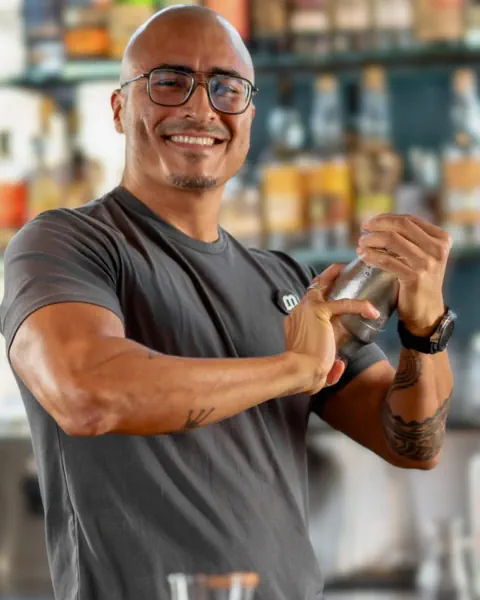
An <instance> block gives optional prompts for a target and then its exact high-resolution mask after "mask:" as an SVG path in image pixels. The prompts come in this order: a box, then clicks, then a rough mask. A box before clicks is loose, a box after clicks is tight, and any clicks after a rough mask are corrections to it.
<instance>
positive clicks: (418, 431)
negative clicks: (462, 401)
mask: <svg viewBox="0 0 480 600" xmlns="http://www.w3.org/2000/svg"><path fill="white" fill-rule="evenodd" d="M449 405H450V398H447V399H446V400H445V401H444V403H443V404H442V406H441V407H440V408H439V409H438V410H437V412H436V413H435V414H434V415H433V417H429V418H427V419H425V420H424V421H421V422H418V421H410V422H409V423H407V422H405V421H404V420H403V419H402V417H400V416H398V415H394V414H393V412H392V409H391V408H390V405H389V404H388V401H387V402H385V406H384V411H383V425H384V429H385V433H386V436H387V439H388V442H389V444H390V446H391V448H392V450H394V451H395V452H396V453H397V454H399V455H400V456H404V457H405V458H409V459H411V460H418V461H422V460H431V459H432V458H435V456H437V454H438V453H439V452H440V450H441V449H442V446H443V441H444V438H445V427H446V420H447V414H448V407H449Z"/></svg>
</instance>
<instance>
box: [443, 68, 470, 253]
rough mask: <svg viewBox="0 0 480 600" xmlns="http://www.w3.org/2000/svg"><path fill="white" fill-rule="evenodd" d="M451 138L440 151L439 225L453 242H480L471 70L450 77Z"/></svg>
mask: <svg viewBox="0 0 480 600" xmlns="http://www.w3.org/2000/svg"><path fill="white" fill-rule="evenodd" d="M453 93H454V98H453V104H452V108H451V122H452V133H453V135H452V141H451V142H450V143H449V144H448V145H447V146H446V147H445V149H444V152H443V183H444V185H443V194H442V206H441V218H442V225H443V227H444V228H445V229H447V230H448V231H449V232H450V234H451V235H452V238H453V240H454V242H455V243H457V244H462V243H463V244H469V243H480V99H479V97H478V92H477V76H476V73H475V71H474V70H473V69H458V70H457V71H456V72H455V74H454V77H453Z"/></svg>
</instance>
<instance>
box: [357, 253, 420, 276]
mask: <svg viewBox="0 0 480 600" xmlns="http://www.w3.org/2000/svg"><path fill="white" fill-rule="evenodd" d="M359 256H360V258H361V259H362V260H363V262H364V263H365V264H367V265H369V266H372V267H378V268H379V269H383V270H384V271H388V272H389V273H393V275H396V276H397V277H398V279H400V280H401V281H409V280H411V279H413V278H414V277H415V276H416V274H417V270H416V269H413V268H412V267H410V265H408V264H407V263H406V262H405V261H403V260H402V258H401V257H400V256H392V255H391V254H387V253H386V252H382V251H380V250H376V249H374V248H365V249H363V251H362V252H360V253H359Z"/></svg>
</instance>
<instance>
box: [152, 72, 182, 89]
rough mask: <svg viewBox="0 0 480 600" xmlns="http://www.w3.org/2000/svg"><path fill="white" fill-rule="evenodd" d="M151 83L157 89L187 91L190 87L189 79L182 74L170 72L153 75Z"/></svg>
mask: <svg viewBox="0 0 480 600" xmlns="http://www.w3.org/2000/svg"><path fill="white" fill-rule="evenodd" d="M150 83H151V85H152V86H153V87H155V88H170V89H171V88H173V89H185V88H188V87H189V86H190V80H189V78H188V77H186V76H185V75H183V74H182V73H171V72H169V71H163V72H162V71H160V72H155V73H153V75H152V78H151V82H150Z"/></svg>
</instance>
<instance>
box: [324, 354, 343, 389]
mask: <svg viewBox="0 0 480 600" xmlns="http://www.w3.org/2000/svg"><path fill="white" fill-rule="evenodd" d="M345 368H346V366H345V363H344V361H343V360H336V361H335V362H334V363H333V367H332V368H331V369H330V372H329V374H328V375H327V382H326V384H325V385H326V386H330V385H335V384H336V383H338V382H339V381H340V377H341V376H342V375H343V374H344V373H345Z"/></svg>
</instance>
